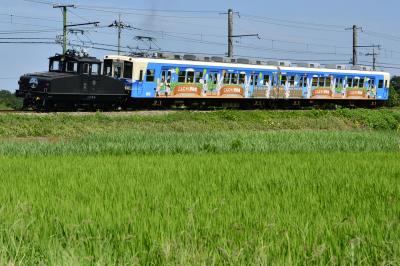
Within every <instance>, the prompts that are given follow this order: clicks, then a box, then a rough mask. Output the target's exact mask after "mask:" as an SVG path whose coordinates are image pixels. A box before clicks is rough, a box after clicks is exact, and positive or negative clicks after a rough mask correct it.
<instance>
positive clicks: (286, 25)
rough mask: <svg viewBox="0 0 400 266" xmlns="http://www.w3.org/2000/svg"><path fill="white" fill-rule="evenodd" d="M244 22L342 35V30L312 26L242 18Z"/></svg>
mask: <svg viewBox="0 0 400 266" xmlns="http://www.w3.org/2000/svg"><path fill="white" fill-rule="evenodd" d="M244 19H245V20H249V21H253V22H258V23H264V24H269V25H275V26H281V27H287V28H292V29H304V30H313V31H330V32H338V33H344V30H336V29H330V28H321V27H317V26H315V27H312V26H310V27H309V26H301V25H291V24H283V23H277V22H271V21H266V20H261V19H253V18H244Z"/></svg>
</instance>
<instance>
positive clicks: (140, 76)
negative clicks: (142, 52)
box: [139, 70, 143, 81]
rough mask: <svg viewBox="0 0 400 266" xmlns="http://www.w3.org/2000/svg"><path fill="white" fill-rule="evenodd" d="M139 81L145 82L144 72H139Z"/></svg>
mask: <svg viewBox="0 0 400 266" xmlns="http://www.w3.org/2000/svg"><path fill="white" fill-rule="evenodd" d="M139 81H143V70H140V71H139Z"/></svg>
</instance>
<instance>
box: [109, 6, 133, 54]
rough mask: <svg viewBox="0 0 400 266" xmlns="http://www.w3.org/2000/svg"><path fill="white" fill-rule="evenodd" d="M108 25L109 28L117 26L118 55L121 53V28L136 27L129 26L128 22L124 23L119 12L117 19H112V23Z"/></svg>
mask: <svg viewBox="0 0 400 266" xmlns="http://www.w3.org/2000/svg"><path fill="white" fill-rule="evenodd" d="M108 27H110V28H117V29H118V55H120V54H121V34H122V30H123V29H126V28H132V29H136V28H133V27H131V26H130V25H128V24H125V23H124V22H122V21H121V14H120V15H119V16H118V21H117V20H114V22H113V23H112V24H110V25H109V26H108Z"/></svg>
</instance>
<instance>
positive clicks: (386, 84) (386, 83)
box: [385, 80, 388, 88]
mask: <svg viewBox="0 0 400 266" xmlns="http://www.w3.org/2000/svg"><path fill="white" fill-rule="evenodd" d="M387 87H388V81H387V80H385V88H387Z"/></svg>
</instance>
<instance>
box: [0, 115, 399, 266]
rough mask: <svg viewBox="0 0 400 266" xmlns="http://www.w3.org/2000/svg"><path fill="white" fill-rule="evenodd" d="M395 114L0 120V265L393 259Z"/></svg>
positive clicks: (396, 239) (395, 259)
mask: <svg viewBox="0 0 400 266" xmlns="http://www.w3.org/2000/svg"><path fill="white" fill-rule="evenodd" d="M399 124H400V110H361V109H357V110H339V111H288V112H282V111H276V112H275V111H218V112H186V111H185V112H169V113H158V112H156V113H154V112H150V113H147V112H144V113H140V114H135V115H125V114H121V115H118V114H117V115H115V114H113V115H105V114H94V115H91V114H89V115H88V114H86V115H67V114H58V115H10V114H8V115H0V176H1V186H0V265H2V264H17V265H18V264H22V265H31V264H49V265H77V264H83V265H91V264H93V265H121V264H122V265H132V264H133V265H134V264H141V265H149V264H150V265H155V264H157V265H159V264H161V265H165V264H166V265H175V264H180V265H199V264H202V265H209V264H211V265H212V264H216V265H220V264H229V265H238V264H241V265H249V264H254V265H268V264H272V265H273V264H277V265H292V264H295V265H308V264H312V265H314V264H318V265H321V264H324V265H326V264H333V265H350V264H352V265H356V264H362V265H397V264H399V263H400V237H399V236H400V220H399V217H400V196H399V195H400V167H399V161H400V153H399V151H400V135H399Z"/></svg>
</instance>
